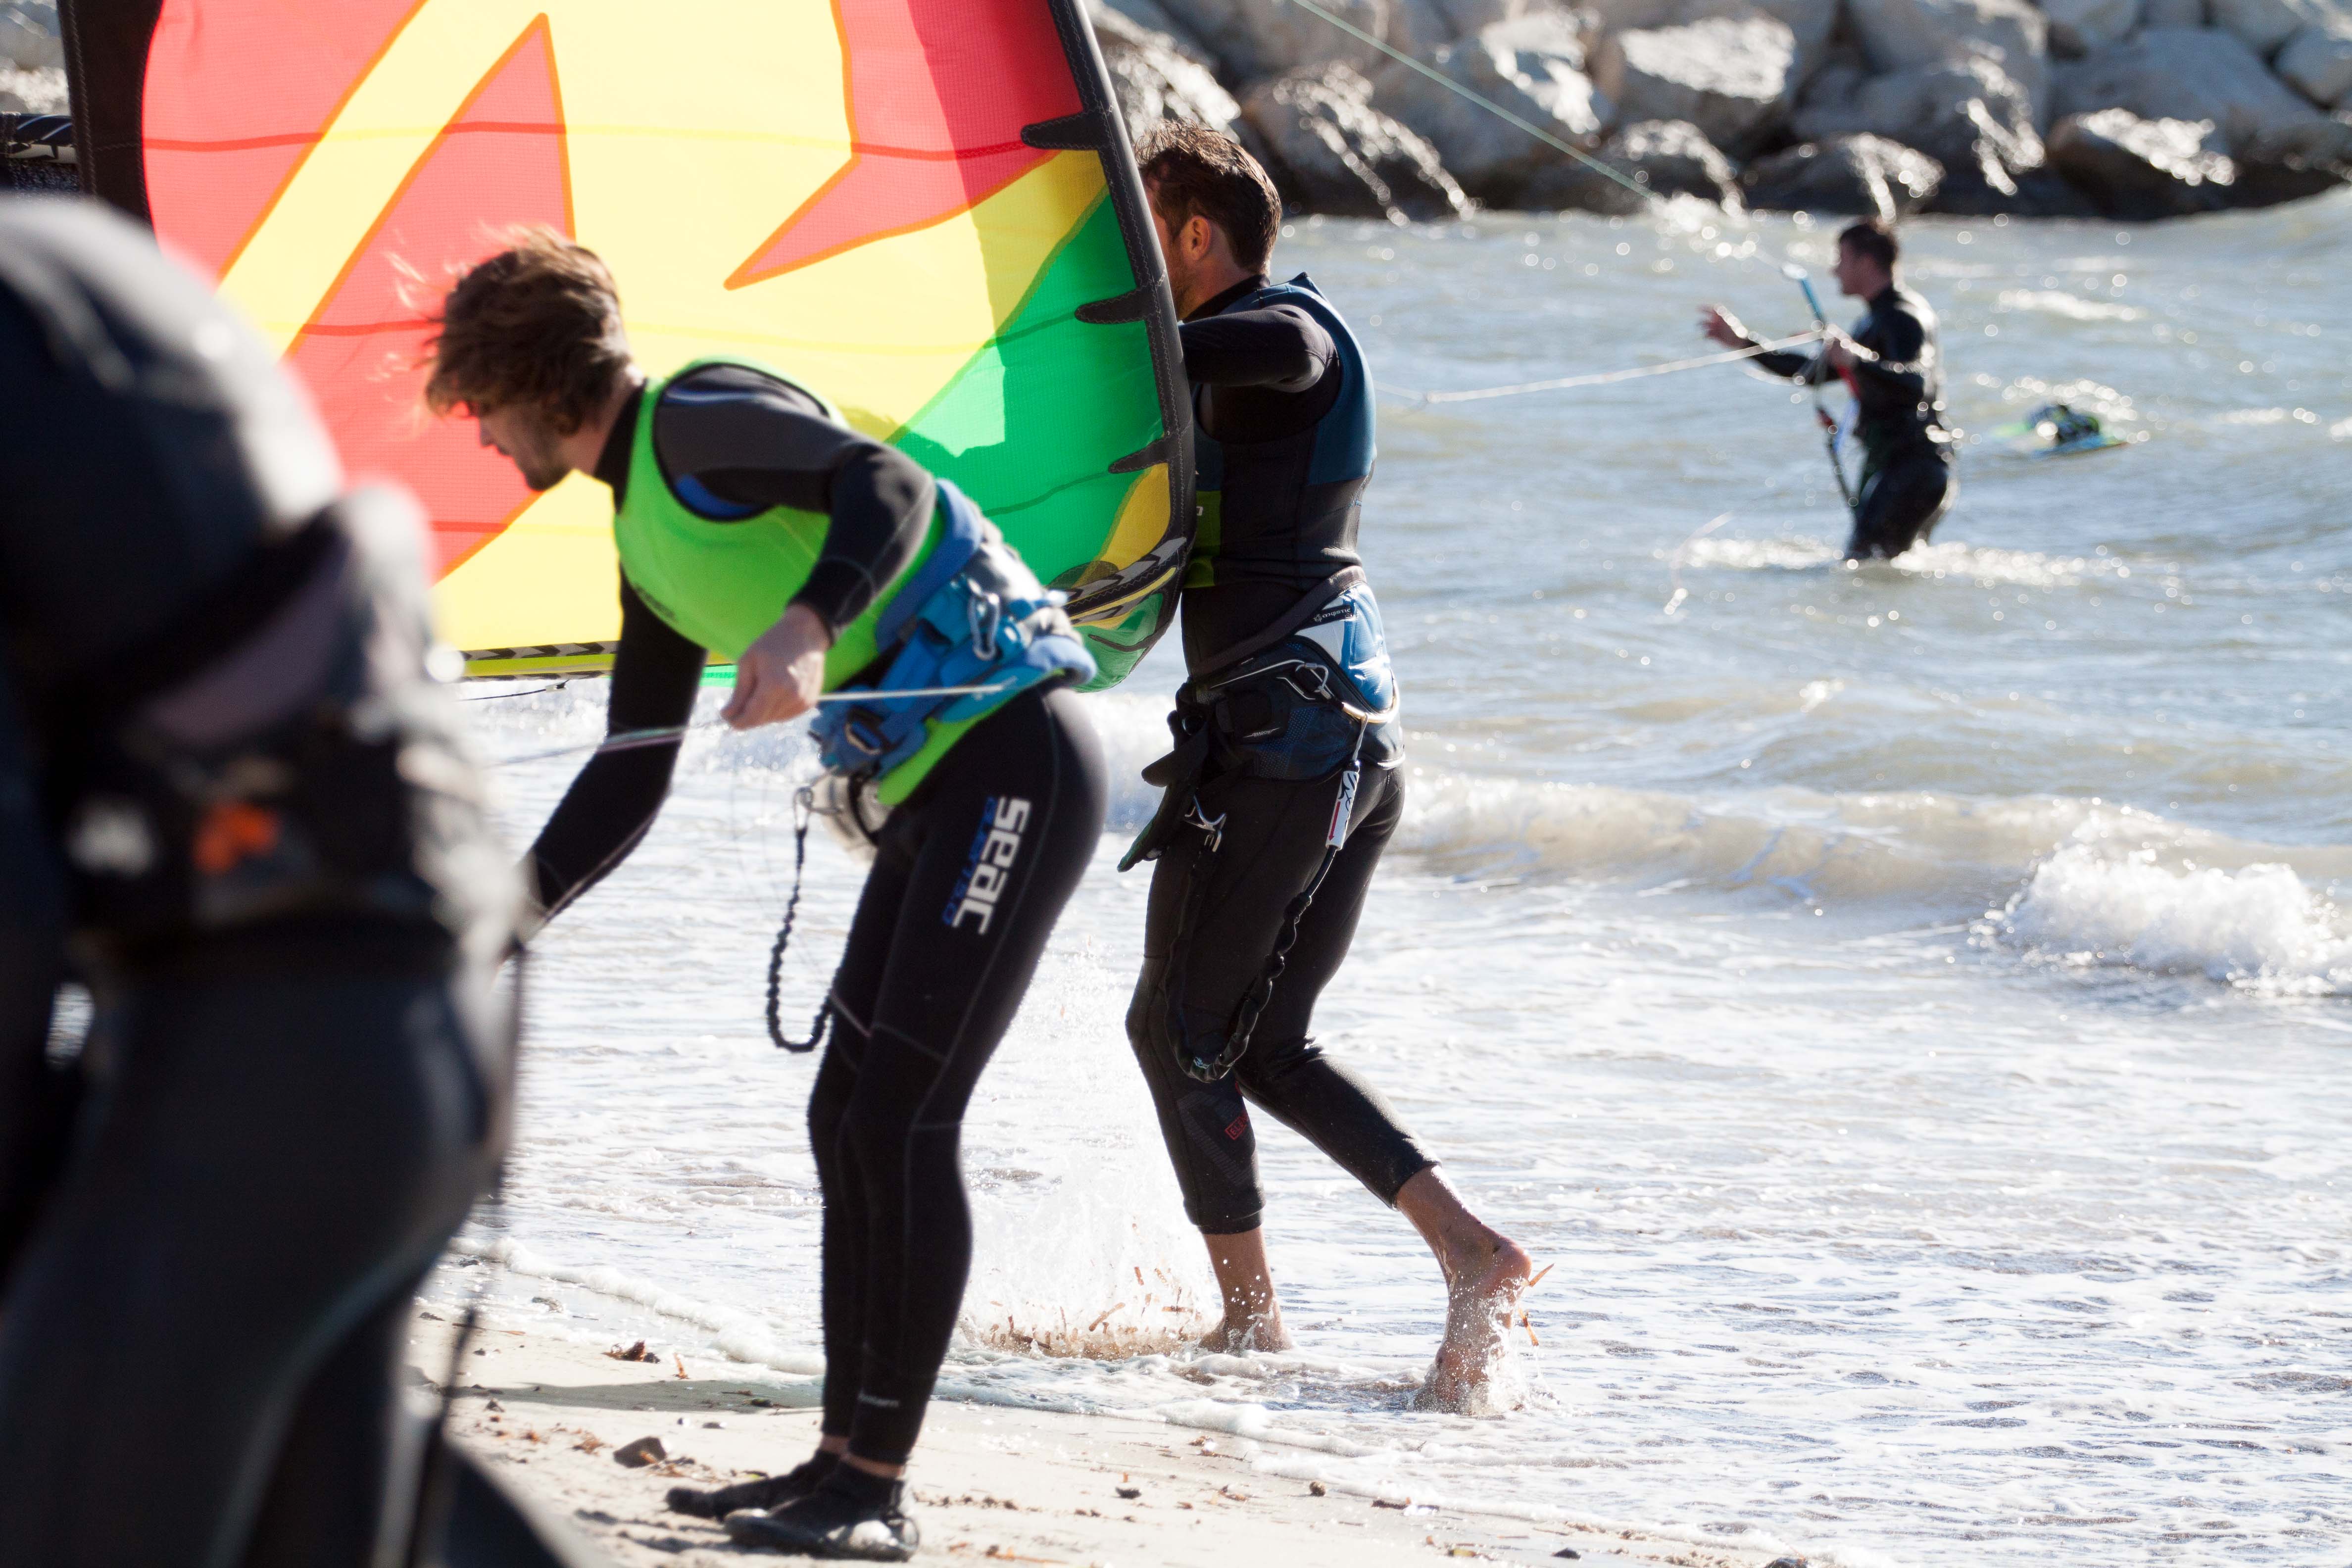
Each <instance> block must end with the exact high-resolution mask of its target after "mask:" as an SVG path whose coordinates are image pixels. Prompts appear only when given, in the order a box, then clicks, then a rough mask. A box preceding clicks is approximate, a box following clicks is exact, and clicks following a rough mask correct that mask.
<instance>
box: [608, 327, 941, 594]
mask: <svg viewBox="0 0 2352 1568" xmlns="http://www.w3.org/2000/svg"><path fill="white" fill-rule="evenodd" d="M654 450H655V453H656V456H657V457H658V458H659V459H660V462H661V467H662V472H663V473H664V474H665V475H667V477H668V479H669V480H670V484H671V486H672V488H673V489H674V490H675V491H676V492H677V495H678V496H679V498H680V499H681V500H685V501H686V503H687V504H688V506H690V507H695V508H696V509H697V510H705V509H706V507H707V506H708V503H709V502H716V503H718V504H717V505H716V506H715V507H709V508H708V510H709V511H710V513H711V515H713V516H715V517H718V518H720V519H722V520H740V519H742V518H746V517H749V516H750V515H751V514H752V513H754V512H759V511H764V510H767V509H768V508H770V507H776V506H785V507H793V508H795V509H797V510H803V511H821V512H824V514H825V515H826V516H827V517H829V518H830V519H831V520H832V523H831V526H830V527H828V528H827V529H826V531H825V536H824V548H823V549H822V550H821V551H820V552H818V555H817V560H816V564H815V565H814V566H813V567H812V568H811V569H810V571H809V576H808V581H807V582H806V583H805V584H803V585H802V587H801V590H800V592H799V593H797V594H795V595H793V604H796V605H807V606H808V607H809V608H810V609H812V610H814V611H815V612H816V613H817V615H818V616H821V617H822V618H823V619H824V624H825V626H827V627H829V628H830V629H831V630H832V631H833V632H834V633H835V635H838V634H839V633H840V631H841V628H842V627H844V626H847V625H848V624H849V623H850V622H852V621H854V620H856V618H857V617H858V616H861V615H863V614H865V613H866V609H867V607H868V606H870V605H872V604H873V603H874V600H875V597H876V596H877V595H879V594H880V593H881V591H882V589H883V588H884V586H885V585H887V584H889V583H890V582H892V581H893V580H894V579H896V578H897V577H898V574H899V573H901V572H903V571H905V570H906V569H907V565H908V563H909V562H911V561H913V560H914V558H915V554H916V552H918V551H919V550H920V549H921V548H922V545H923V540H924V538H925V537H926V535H927V534H928V533H929V529H930V521H931V512H932V508H933V505H934V502H935V500H936V492H935V490H934V487H933V485H932V482H931V476H930V475H929V474H928V473H926V472H924V470H923V468H922V466H921V465H920V464H919V463H917V462H916V461H915V460H914V459H913V458H909V457H908V456H907V455H906V454H905V453H903V452H901V451H899V450H898V449H897V448H896V447H887V446H885V445H884V444H883V443H881V442H879V441H877V440H875V439H874V438H873V437H869V436H862V435H859V434H858V433H857V432H856V431H855V430H851V429H848V428H846V427H845V426H841V425H838V424H835V422H834V421H833V420H831V419H828V418H826V417H825V416H824V409H823V406H822V405H820V404H818V403H817V401H816V400H815V399H814V398H813V397H811V396H810V395H808V394H806V393H805V392H803V391H802V390H801V389H800V388H798V387H796V386H793V385H792V384H790V383H787V382H782V381H779V380H777V379H776V378H775V377H773V376H770V375H765V374H761V373H760V372H757V371H754V370H751V369H750V368H748V367H745V366H740V365H714V366H711V367H709V369H706V370H702V371H698V372H696V373H695V374H692V375H689V376H686V377H684V378H682V379H681V380H679V381H677V382H675V383H673V384H671V385H670V387H669V388H668V390H667V392H665V393H664V394H663V396H662V401H661V405H660V406H659V407H658V408H656V410H655V411H654Z"/></svg>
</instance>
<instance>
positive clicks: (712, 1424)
mask: <svg viewBox="0 0 2352 1568" xmlns="http://www.w3.org/2000/svg"><path fill="white" fill-rule="evenodd" d="M726 1425H727V1423H726V1422H724V1421H705V1422H704V1423H703V1424H702V1426H703V1430H705V1431H709V1432H715V1431H717V1430H718V1429H719V1428H720V1427H722V1426H726Z"/></svg>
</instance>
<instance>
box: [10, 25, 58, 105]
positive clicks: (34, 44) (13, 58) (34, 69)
mask: <svg viewBox="0 0 2352 1568" xmlns="http://www.w3.org/2000/svg"><path fill="white" fill-rule="evenodd" d="M65 63H66V54H65V48H64V46H63V45H62V44H60V43H59V42H58V6H57V0H0V114H63V113H64V112H65V111H66V70H65Z"/></svg>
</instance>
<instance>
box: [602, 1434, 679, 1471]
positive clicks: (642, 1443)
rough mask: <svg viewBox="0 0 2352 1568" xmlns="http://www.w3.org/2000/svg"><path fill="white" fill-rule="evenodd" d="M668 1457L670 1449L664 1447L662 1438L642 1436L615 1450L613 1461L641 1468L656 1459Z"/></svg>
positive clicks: (635, 1468)
mask: <svg viewBox="0 0 2352 1568" xmlns="http://www.w3.org/2000/svg"><path fill="white" fill-rule="evenodd" d="M667 1458H669V1450H668V1449H667V1448H665V1447H662V1440H661V1439H660V1438H658V1437H640V1438H638V1439H637V1440H636V1441H635V1442H634V1443H624V1444H622V1445H621V1446H620V1447H617V1448H615V1449H614V1450H613V1462H614V1464H616V1465H624V1466H626V1467H627V1468H630V1469H632V1470H641V1469H643V1468H646V1466H647V1465H650V1464H653V1463H655V1462H656V1460H660V1459H667Z"/></svg>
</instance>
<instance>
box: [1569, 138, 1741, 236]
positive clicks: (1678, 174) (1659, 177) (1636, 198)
mask: <svg viewBox="0 0 2352 1568" xmlns="http://www.w3.org/2000/svg"><path fill="white" fill-rule="evenodd" d="M1598 156H1599V157H1600V159H1601V162H1602V163H1606V164H1608V165H1609V166H1610V167H1611V168H1612V169H1614V170H1616V171H1617V172H1618V173H1619V174H1623V175H1624V176H1625V177H1626V178H1627V179H1629V180H1632V181H1633V183H1634V184H1637V185H1640V186H1641V187H1642V190H1641V191H1629V190H1627V189H1626V188H1625V187H1624V186H1623V185H1622V184H1619V183H1618V182H1617V181H1615V180H1612V179H1611V178H1610V177H1609V176H1608V175H1606V174H1601V172H1600V171H1599V170H1597V169H1593V168H1591V167H1589V166H1587V165H1585V164H1582V163H1570V164H1567V165H1564V166H1562V167H1559V168H1554V169H1544V170H1541V171H1539V172H1538V174H1536V176H1535V177H1534V178H1533V179H1532V180H1530V181H1528V186H1527V189H1526V191H1525V192H1524V193H1523V195H1522V200H1523V203H1524V205H1526V207H1527V208H1528V210H1529V211H1531V212H1559V211H1564V210H1569V209H1574V210H1577V211H1581V212H1598V213H1612V214H1620V215H1623V216H1632V215H1633V214H1635V213H1638V212H1641V211H1643V209H1644V208H1646V207H1647V206H1648V205H1650V197H1651V196H1696V197H1698V198H1699V199H1700V200H1701V201H1707V202H1713V203H1715V204H1716V205H1718V206H1722V207H1727V208H1729V209H1731V210H1732V211H1735V212H1736V211H1738V209H1739V207H1740V206H1741V205H1742V204H1741V199H1740V195H1739V172H1738V170H1737V169H1735V168H1734V167H1733V166H1732V163H1731V160H1730V159H1728V158H1727V157H1725V156H1724V155H1723V153H1722V150H1721V149H1719V148H1717V146H1716V144H1715V143H1714V142H1710V141H1708V140H1707V139H1706V132H1703V131H1701V130H1700V129H1699V128H1698V127H1697V126H1696V125H1693V124H1692V123H1691V122H1690V121H1686V120H1645V121H1642V122H1641V123H1639V124H1637V125H1628V126H1626V127H1625V128H1624V129H1623V130H1622V131H1620V132H1617V133H1616V134H1615V135H1614V136H1612V137H1611V138H1609V140H1608V142H1605V143H1603V144H1602V146H1601V150H1600V153H1599V154H1598ZM1644 192H1646V193H1647V195H1644V194H1643V193H1644Z"/></svg>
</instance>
